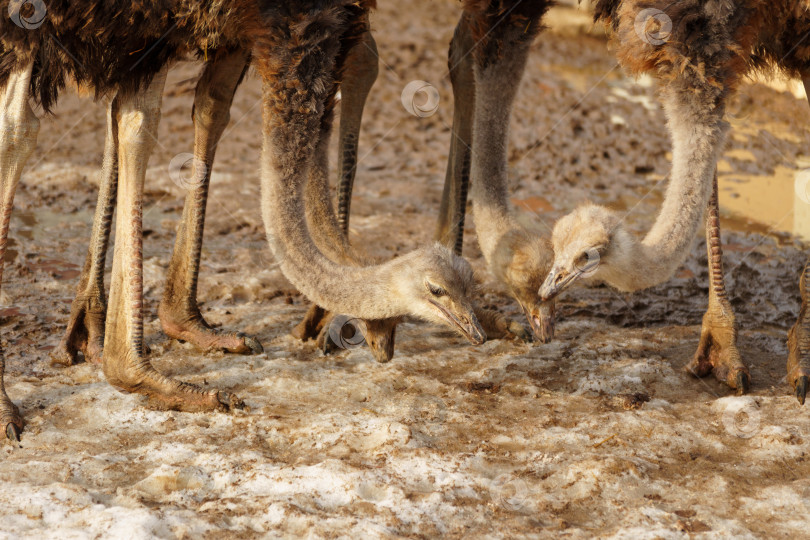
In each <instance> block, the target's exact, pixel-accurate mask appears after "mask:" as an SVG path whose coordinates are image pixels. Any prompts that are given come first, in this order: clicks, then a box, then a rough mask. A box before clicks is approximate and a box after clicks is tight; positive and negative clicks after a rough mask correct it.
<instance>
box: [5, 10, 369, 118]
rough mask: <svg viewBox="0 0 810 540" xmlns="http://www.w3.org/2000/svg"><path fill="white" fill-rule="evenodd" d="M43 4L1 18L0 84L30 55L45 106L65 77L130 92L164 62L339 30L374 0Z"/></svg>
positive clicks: (35, 91)
mask: <svg viewBox="0 0 810 540" xmlns="http://www.w3.org/2000/svg"><path fill="white" fill-rule="evenodd" d="M11 3H12V2H10V1H9V0H2V1H0V12H2V13H8V12H9V4H11ZM45 5H46V9H47V12H46V15H45V19H44V22H43V24H42V25H41V26H39V27H37V28H34V29H27V28H23V27H22V26H19V25H18V24H15V22H14V21H13V20H12V19H11V18H10V17H0V36H2V37H0V84H5V82H6V81H7V80H8V76H9V73H10V72H12V71H14V70H15V69H19V66H22V65H25V64H26V63H28V62H30V61H31V59H32V58H33V59H34V60H35V63H34V74H33V77H32V81H31V94H32V96H34V98H35V99H36V100H37V101H38V102H39V103H40V104H41V105H42V106H43V108H45V109H46V110H48V109H49V108H50V107H51V106H52V105H53V104H54V103H55V102H56V100H57V98H58V95H59V91H60V90H61V89H62V88H64V86H65V84H66V83H67V81H68V80H69V79H74V80H76V82H78V83H79V84H82V85H87V86H90V87H92V88H94V89H95V91H96V93H97V95H100V94H108V93H112V92H115V91H121V92H124V93H130V92H134V91H136V90H137V89H139V88H142V87H143V85H144V84H146V83H148V81H149V80H150V79H151V78H152V77H153V76H154V75H155V74H156V73H157V72H158V71H160V69H161V68H162V67H163V66H165V65H166V64H167V63H168V62H171V61H172V60H175V59H177V58H180V57H182V56H185V55H188V54H198V55H203V56H204V55H206V54H212V53H214V52H215V51H216V50H218V49H228V48H233V47H241V48H243V49H246V50H253V49H254V46H255V45H257V44H259V45H261V47H260V49H263V50H267V49H268V47H269V44H271V43H273V42H278V41H283V40H285V39H290V38H292V35H293V34H298V35H299V36H303V37H305V38H306V39H307V40H309V41H313V40H312V39H309V38H311V37H312V36H317V35H318V34H323V33H324V32H337V33H338V34H342V33H343V32H344V30H347V29H350V28H353V21H354V18H355V17H356V15H357V14H358V13H360V12H362V11H363V10H365V9H369V8H370V7H372V5H373V0H299V1H292V0H290V1H286V2H285V1H278V0H276V1H273V0H207V1H194V0H151V1H145V0H135V1H120V0H118V1H110V0H81V1H76V0H52V1H48V2H47V3H46V4H45ZM22 15H23V16H26V15H27V13H26V11H25V8H23V13H22ZM333 35H334V34H333ZM315 41H317V40H315ZM259 60H260V59H259ZM280 68H281V69H282V70H283V67H282V66H280Z"/></svg>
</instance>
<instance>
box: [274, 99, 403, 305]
mask: <svg viewBox="0 0 810 540" xmlns="http://www.w3.org/2000/svg"><path fill="white" fill-rule="evenodd" d="M264 101H265V103H264V107H263V119H264V124H265V128H264V131H263V145H262V173H261V185H262V215H263V217H264V222H265V228H266V230H267V237H268V240H269V242H270V244H271V246H272V248H273V252H274V253H275V255H276V259H277V260H278V261H279V263H280V265H281V267H282V270H283V271H284V275H285V276H286V277H287V279H289V280H290V281H291V282H292V284H293V285H294V286H295V287H296V288H297V289H298V290H299V291H301V292H302V293H303V294H304V295H306V296H307V297H308V298H309V299H310V300H312V301H313V302H315V303H316V304H318V305H319V306H321V307H323V308H325V309H327V310H329V311H333V312H336V313H344V314H347V315H350V316H354V317H359V318H363V319H384V318H390V317H397V316H403V315H406V314H407V313H408V311H407V306H406V305H405V302H403V301H402V298H401V295H400V294H399V291H398V290H397V287H396V276H397V275H401V274H402V272H403V271H405V269H406V268H407V265H408V263H409V261H408V259H409V256H408V255H406V256H404V257H401V258H399V259H396V260H394V261H390V262H388V263H386V264H384V265H378V266H368V267H349V266H341V265H339V264H336V263H334V262H332V261H330V260H329V259H327V258H326V257H325V256H324V255H323V254H322V253H321V252H320V251H319V250H318V248H317V247H316V246H315V244H314V243H313V241H312V238H311V236H310V233H309V230H308V228H307V222H306V212H305V205H304V197H303V194H304V186H305V183H306V178H307V173H308V172H309V162H308V159H307V158H308V157H310V156H309V155H307V154H308V153H307V152H302V151H301V149H300V148H298V143H299V142H300V141H301V140H303V139H302V138H301V137H303V136H304V135H302V133H291V131H292V130H299V131H302V132H303V131H306V132H308V133H317V127H315V128H314V129H312V127H311V126H310V125H309V123H306V124H305V123H304V122H289V121H288V122H284V121H283V120H279V119H278V118H277V116H278V112H277V110H275V109H274V108H273V107H272V105H269V104H268V102H269V100H268V99H265V100H264ZM315 137H317V135H315ZM310 138H311V137H310ZM293 145H295V147H294V148H293V147H292V146H293Z"/></svg>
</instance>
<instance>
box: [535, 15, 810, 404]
mask: <svg viewBox="0 0 810 540" xmlns="http://www.w3.org/2000/svg"><path fill="white" fill-rule="evenodd" d="M645 17H646V18H645ZM596 19H597V20H604V21H607V22H608V23H610V24H611V25H612V28H613V30H614V34H615V40H616V42H617V52H618V55H619V58H620V60H621V61H622V63H623V64H624V66H625V67H626V68H627V69H629V70H630V71H631V72H633V73H643V72H649V73H653V74H655V75H656V76H657V77H658V79H659V80H660V83H661V85H660V86H661V89H660V94H661V101H662V104H663V107H664V111H665V112H666V115H667V118H668V127H669V130H670V133H671V137H672V144H673V150H672V173H671V181H670V184H669V186H668V187H667V191H666V195H665V199H664V203H663V205H662V208H661V211H660V213H659V214H658V216H657V218H656V220H655V223H654V224H653V226H652V228H651V229H650V230H649V232H648V233H647V234H646V235H645V236H644V238H643V239H642V240H640V241H639V240H638V239H637V238H635V237H634V235H632V234H631V233H629V232H628V231H627V230H626V229H625V228H624V226H623V224H622V217H621V215H619V214H618V213H616V212H614V211H611V210H608V209H606V208H604V207H601V206H595V205H585V206H581V207H579V208H577V209H576V210H574V211H573V212H572V213H571V214H569V215H567V216H564V217H563V218H561V219H560V220H559V221H558V222H557V223H556V224H555V226H554V230H553V233H552V241H553V245H554V253H555V256H554V265H553V268H552V270H551V271H550V272H549V274H548V277H547V279H546V280H545V282H544V284H543V287H542V290H541V295H542V296H543V298H547V299H550V298H553V297H554V296H556V295H557V294H559V293H560V292H561V291H563V290H565V289H566V288H568V287H570V286H571V285H572V284H574V283H576V282H581V281H589V280H599V281H604V282H606V283H607V284H609V285H611V286H613V287H615V288H617V289H619V290H622V291H635V290H640V289H644V288H647V287H651V286H653V285H656V284H658V283H662V282H664V281H666V280H667V279H669V278H670V277H671V276H672V274H673V273H674V272H675V270H676V269H677V268H678V266H679V265H680V264H681V263H682V262H683V260H684V258H685V257H686V255H687V254H688V253H689V248H690V245H691V243H692V240H693V238H694V236H695V233H696V231H697V229H698V226H699V224H700V222H701V216H702V215H703V210H704V208H706V207H707V205H708V210H709V211H708V217H707V221H706V239H707V249H708V255H709V276H710V288H709V306H708V309H707V311H706V314H705V315H704V317H703V324H702V328H701V335H700V342H699V345H698V349H697V352H696V353H695V355H694V357H693V358H692V360H691V361H690V362H689V363H688V365H687V366H686V368H687V370H688V371H689V372H690V373H692V374H694V375H696V376H705V375H708V374H709V373H714V375H715V377H717V378H718V379H719V380H720V381H722V382H725V383H726V384H727V385H729V386H730V387H731V388H734V389H736V390H737V392H738V393H739V394H743V393H745V392H747V391H748V389H749V386H750V380H751V379H750V373H749V371H748V368H747V367H746V366H745V365H744V364H743V362H742V360H741V358H740V354H739V352H738V350H737V346H736V338H737V324H736V320H735V317H734V313H733V311H732V309H731V304H730V302H729V301H728V298H727V295H726V291H725V285H724V282H723V272H722V250H721V247H720V227H719V219H718V208H717V181H716V169H717V159H718V156H719V155H720V153H721V151H722V149H723V146H724V143H725V140H726V133H727V131H728V124H727V123H726V122H725V121H724V120H723V116H724V113H725V106H726V103H727V102H728V100H729V98H730V96H732V95H733V93H734V91H735V89H736V87H737V85H738V84H739V81H740V79H741V77H742V76H743V75H745V73H746V72H747V71H748V70H749V69H751V68H752V67H762V66H769V67H772V68H775V69H779V70H781V71H783V72H784V73H785V74H787V75H788V76H799V77H802V76H803V77H807V75H809V74H810V50H808V49H807V47H804V46H799V44H800V41H799V40H800V38H799V36H801V35H804V33H805V32H807V31H808V30H810V11H808V8H807V4H806V3H803V2H798V3H796V2H789V1H787V0H780V1H776V2H755V1H751V0H737V1H733V2H729V1H725V0H723V1H720V0H709V1H697V0H683V1H678V2H670V1H666V2H665V1H663V0H661V1H658V0H656V1H653V2H649V1H644V2H642V1H640V0H600V2H598V4H597V6H596ZM670 22H671V25H670ZM670 31H671V33H670ZM804 80H805V87H806V88H808V90H810V85H808V84H807V82H808V81H807V79H806V78H805V79H804ZM808 268H810V267H808V266H805V269H804V274H803V275H802V279H801V282H800V291H801V296H802V308H801V312H800V314H799V319H798V322H797V323H796V325H795V326H794V327H793V328H792V329H791V330H790V333H789V339H788V344H789V349H790V354H789V358H788V362H787V371H788V382H789V383H790V384H791V386H792V387H793V390H794V393H795V395H796V397H797V398H798V400H799V402H801V403H802V404H804V401H805V397H806V394H807V387H808V378H810V316H808V313H807V305H808V304H807V297H808V295H807V286H806V275H807V271H808Z"/></svg>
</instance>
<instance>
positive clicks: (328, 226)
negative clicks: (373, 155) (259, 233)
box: [304, 128, 356, 266]
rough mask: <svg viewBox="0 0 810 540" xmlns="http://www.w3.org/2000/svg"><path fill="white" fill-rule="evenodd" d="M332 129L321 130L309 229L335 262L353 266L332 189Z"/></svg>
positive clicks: (308, 195) (307, 192)
mask: <svg viewBox="0 0 810 540" xmlns="http://www.w3.org/2000/svg"><path fill="white" fill-rule="evenodd" d="M330 135H331V129H328V128H325V129H322V130H321V136H320V139H319V140H318V144H317V146H316V147H315V156H314V159H313V160H312V166H311V167H310V170H309V180H308V181H307V183H306V187H305V189H304V200H305V205H306V212H307V226H308V227H309V231H310V234H311V235H312V239H313V241H314V242H315V245H316V246H317V248H318V249H319V250H320V251H321V252H322V253H323V254H324V255H325V256H326V257H328V258H329V259H331V260H332V261H334V262H339V263H347V264H352V265H353V266H356V264H353V260H352V256H351V251H352V250H351V247H350V246H349V241H348V239H347V238H346V236H345V235H344V234H343V231H342V230H341V229H340V225H339V224H338V220H337V215H336V213H335V207H334V205H333V204H332V192H331V190H330V187H329V137H330Z"/></svg>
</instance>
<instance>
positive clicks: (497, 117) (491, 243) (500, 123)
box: [470, 43, 529, 274]
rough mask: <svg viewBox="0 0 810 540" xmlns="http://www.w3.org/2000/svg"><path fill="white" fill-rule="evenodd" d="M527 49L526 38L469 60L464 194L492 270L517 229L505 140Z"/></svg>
mask: <svg viewBox="0 0 810 540" xmlns="http://www.w3.org/2000/svg"><path fill="white" fill-rule="evenodd" d="M528 53H529V44H528V43H520V44H517V45H515V46H514V47H512V48H511V49H510V51H509V54H508V55H503V56H501V58H499V59H498V60H497V61H493V62H491V63H490V64H489V65H487V66H485V67H482V66H480V65H478V64H476V66H475V86H476V88H475V108H474V111H475V113H474V124H473V144H472V163H471V168H470V182H471V184H472V186H471V190H470V194H471V198H472V201H473V217H474V219H475V229H476V231H477V233H478V243H479V245H480V246H481V251H482V252H483V254H484V258H485V259H486V261H487V264H489V266H490V268H491V269H492V270H493V272H494V273H495V274H499V273H500V270H502V269H500V268H498V266H499V263H498V261H497V260H496V258H497V257H496V251H497V250H498V246H499V244H500V242H501V240H502V239H503V238H504V236H505V235H507V234H508V233H509V232H510V231H514V230H521V229H523V227H522V226H521V225H520V224H519V223H518V222H517V220H516V218H515V216H514V215H513V214H512V212H511V206H510V202H509V192H508V173H507V162H508V155H507V145H508V142H509V117H510V114H511V111H512V103H513V102H514V100H515V95H516V94H517V90H518V87H519V86H520V79H521V77H522V75H523V70H524V69H525V67H526V58H527V57H528Z"/></svg>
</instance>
